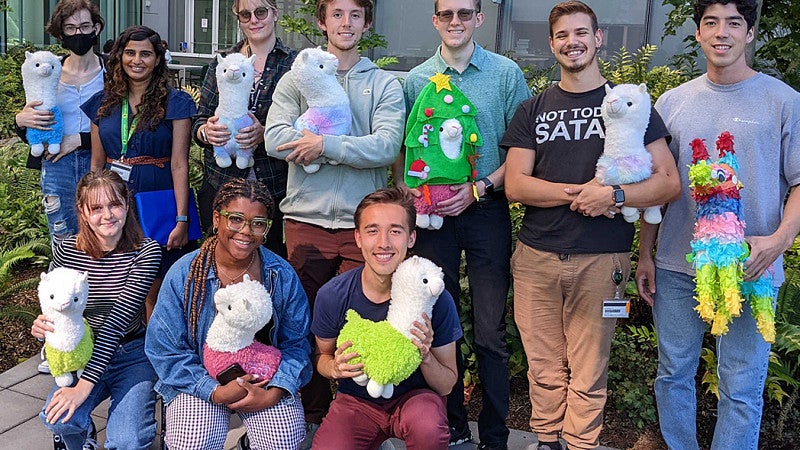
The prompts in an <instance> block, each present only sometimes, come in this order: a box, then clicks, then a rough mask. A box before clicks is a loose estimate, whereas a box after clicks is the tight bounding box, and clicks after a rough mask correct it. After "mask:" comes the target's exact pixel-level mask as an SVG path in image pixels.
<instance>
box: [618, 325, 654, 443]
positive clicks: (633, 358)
mask: <svg viewBox="0 0 800 450" xmlns="http://www.w3.org/2000/svg"><path fill="white" fill-rule="evenodd" d="M657 369H658V350H657V344H656V333H655V331H654V330H653V327H652V326H650V325H648V326H640V327H635V326H631V325H628V326H627V327H617V329H616V330H615V332H614V338H613V340H612V344H611V358H610V360H609V364H608V403H609V405H610V406H612V407H613V408H614V409H616V410H617V411H619V412H621V413H622V414H624V415H625V416H626V417H627V418H628V419H630V420H631V422H632V423H633V424H634V425H636V426H637V427H639V428H644V427H645V426H647V425H651V424H654V423H656V420H657V419H656V403H655V397H654V394H653V382H654V381H655V378H656V370H657Z"/></svg>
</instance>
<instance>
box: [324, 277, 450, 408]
mask: <svg viewBox="0 0 800 450" xmlns="http://www.w3.org/2000/svg"><path fill="white" fill-rule="evenodd" d="M363 271H364V268H363V267H359V268H357V269H353V270H350V271H347V272H345V273H343V274H341V275H339V276H337V277H336V278H334V279H332V280H331V281H329V282H327V283H326V284H325V285H324V286H322V287H321V288H320V290H319V292H318V293H317V298H316V300H315V301H314V314H313V315H312V317H313V319H312V320H311V332H312V333H314V335H315V336H318V337H320V338H322V339H333V338H336V337H337V336H339V331H340V330H341V329H342V327H344V324H345V314H346V313H347V310H348V309H354V310H355V311H356V312H358V314H359V315H361V317H363V318H365V319H369V320H372V321H375V322H379V321H381V320H386V314H387V313H388V312H389V302H384V303H380V304H376V303H373V302H372V301H370V300H369V299H368V298H367V297H366V296H365V295H364V289H363V288H362V287H361V273H362V272H363ZM432 316H433V317H431V323H432V325H433V343H432V344H431V348H436V347H441V346H444V345H447V344H449V343H451V342H455V341H456V340H457V339H458V338H460V337H461V336H462V335H463V333H462V331H461V323H460V321H459V319H458V312H457V311H456V305H455V303H454V302H453V297H452V296H451V295H450V294H449V293H448V292H447V291H446V290H445V291H443V292H442V295H440V296H439V298H438V299H437V300H436V303H435V304H434V305H433V313H432ZM338 381H339V388H338V392H342V393H345V394H349V395H352V396H355V397H359V398H363V399H367V400H369V401H372V402H375V403H385V402H388V401H389V400H391V399H385V398H382V397H381V398H373V397H371V396H370V395H369V394H368V393H367V388H366V387H364V386H359V385H358V384H356V383H355V382H354V381H353V380H352V379H350V378H346V379H341V380H338ZM419 388H430V387H429V386H428V383H426V382H425V378H424V377H423V376H422V371H421V370H420V369H419V368H417V370H416V371H414V373H412V374H411V376H410V377H408V378H407V379H405V380H403V381H402V382H401V383H400V384H398V385H397V386H395V387H394V394H393V395H392V398H397V397H399V396H401V395H403V394H404V393H406V392H408V391H410V390H413V389H419Z"/></svg>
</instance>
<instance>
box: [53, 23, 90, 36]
mask: <svg viewBox="0 0 800 450" xmlns="http://www.w3.org/2000/svg"><path fill="white" fill-rule="evenodd" d="M94 27H95V24H93V23H91V22H83V23H82V24H80V25H78V26H75V25H73V24H71V23H70V24H66V25H64V26H63V27H61V31H62V32H63V33H64V36H75V35H76V34H78V30H81V34H89V33H91V32H92V31H94ZM84 28H86V29H85V30H84ZM67 30H72V31H67Z"/></svg>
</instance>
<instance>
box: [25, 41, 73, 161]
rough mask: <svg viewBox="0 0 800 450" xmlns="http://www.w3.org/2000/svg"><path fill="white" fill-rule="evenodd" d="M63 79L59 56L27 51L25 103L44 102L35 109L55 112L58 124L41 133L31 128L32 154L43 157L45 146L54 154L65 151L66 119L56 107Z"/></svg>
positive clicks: (29, 132) (29, 134)
mask: <svg viewBox="0 0 800 450" xmlns="http://www.w3.org/2000/svg"><path fill="white" fill-rule="evenodd" d="M60 79H61V60H60V59H58V56H56V55H54V54H52V53H50V52H48V51H44V50H42V51H38V52H34V53H30V52H27V51H26V52H25V62H24V63H22V86H23V87H24V88H25V102H26V103H30V102H34V101H41V102H42V104H41V105H39V106H36V107H35V109H38V110H42V111H51V112H52V113H53V120H54V121H55V123H54V124H53V125H52V127H50V128H51V129H50V130H37V129H35V128H28V129H27V130H26V137H27V139H28V143H29V144H30V146H31V155H33V156H41V155H42V153H44V144H47V152H48V153H50V154H51V155H55V154H58V152H59V151H60V150H61V134H62V132H63V128H64V120H63V118H62V116H61V108H59V107H58V106H57V105H56V101H57V99H58V82H59V80H60Z"/></svg>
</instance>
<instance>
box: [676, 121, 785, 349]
mask: <svg viewBox="0 0 800 450" xmlns="http://www.w3.org/2000/svg"><path fill="white" fill-rule="evenodd" d="M690 145H691V147H692V164H691V165H690V166H689V181H690V184H689V187H690V189H691V193H692V198H694V201H695V202H696V203H697V213H696V216H695V217H696V220H695V225H694V236H693V239H692V242H691V246H692V253H690V254H688V255H686V259H687V261H689V262H690V263H693V264H694V268H695V274H696V276H695V283H696V288H695V293H696V294H697V296H696V297H695V298H696V299H697V302H698V305H697V306H696V307H695V310H696V311H697V312H698V313H700V318H702V319H703V320H705V321H706V322H708V323H710V324H711V334H713V335H715V336H720V335H723V334H725V333H727V332H728V323H730V321H731V320H733V318H734V317H739V315H740V314H741V313H742V301H743V298H747V299H748V301H749V303H750V309H751V310H752V314H753V318H755V319H756V325H757V327H758V330H759V332H760V333H761V336H762V337H763V338H764V340H765V341H766V342H770V343H772V342H774V341H775V312H774V310H773V308H772V301H773V298H774V294H775V288H774V287H773V285H772V271H771V269H770V270H768V271H767V272H765V273H764V275H763V276H761V278H759V279H758V280H756V281H753V282H745V281H743V280H742V277H743V274H744V261H745V260H746V259H747V258H748V256H749V255H750V249H749V247H748V245H747V242H745V239H744V229H745V223H744V220H743V219H742V203H741V194H740V192H739V191H740V190H741V189H742V184H741V183H740V182H739V179H738V178H737V176H736V172H737V171H738V170H739V163H738V162H737V161H736V156H734V150H733V136H732V135H731V134H730V133H729V132H727V131H725V132H723V133H722V134H721V135H720V136H719V138H718V139H717V150H718V151H719V156H720V158H719V160H718V161H717V162H711V161H710V158H709V156H708V150H707V149H706V145H705V141H704V140H703V139H699V138H698V139H694V140H693V141H692V142H691V143H690Z"/></svg>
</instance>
